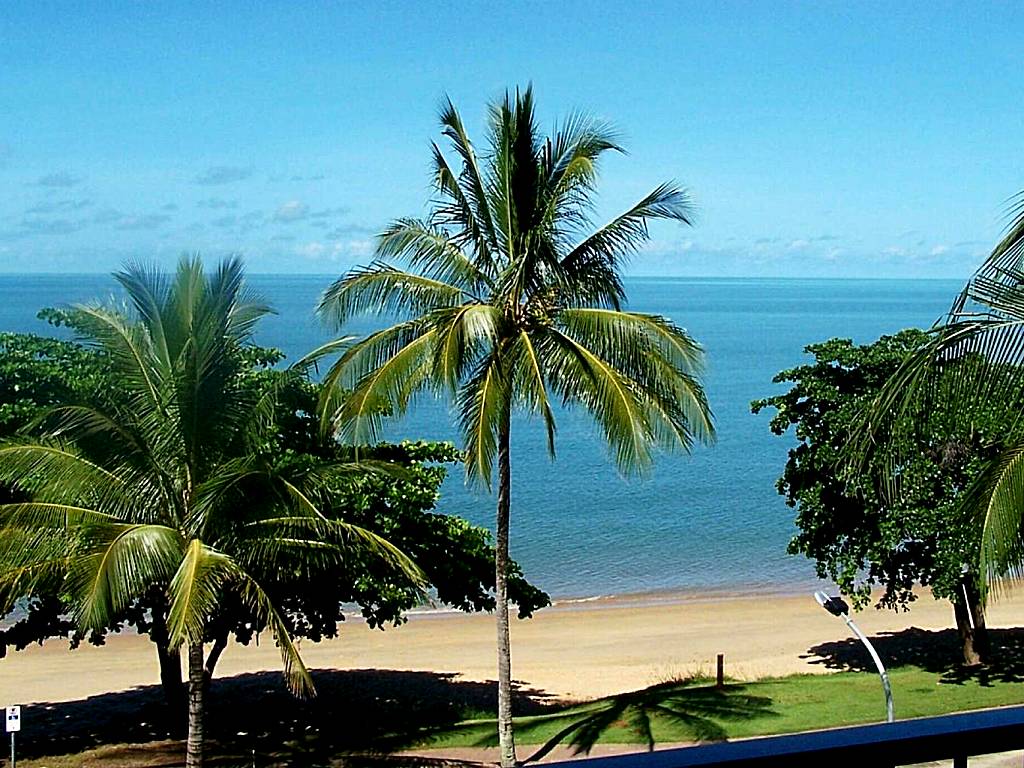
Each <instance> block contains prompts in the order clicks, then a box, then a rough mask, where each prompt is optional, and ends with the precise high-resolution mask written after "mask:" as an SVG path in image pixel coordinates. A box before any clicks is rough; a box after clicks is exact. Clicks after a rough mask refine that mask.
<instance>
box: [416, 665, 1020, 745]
mask: <svg viewBox="0 0 1024 768" xmlns="http://www.w3.org/2000/svg"><path fill="white" fill-rule="evenodd" d="M890 680H891V682H892V688H893V698H894V700H895V704H896V716H897V718H900V719H904V718H911V717H925V716H928V715H939V714H946V713H949V712H956V711H961V710H969V709H980V708H984V707H998V706H1005V705H1009V704H1020V703H1024V682H1020V681H1009V680H998V681H992V680H985V679H984V678H982V679H979V678H977V677H967V678H966V679H960V680H957V681H955V682H954V681H952V680H950V679H949V678H948V677H943V676H940V675H937V674H936V673H934V672H929V671H926V670H923V669H920V668H913V667H904V668H900V669H896V670H893V671H892V672H891V673H890ZM884 717H885V702H884V698H883V695H882V686H881V683H880V681H879V679H878V676H877V675H876V674H873V673H868V672H838V673H835V674H830V675H792V676H789V677H784V678H778V679H765V680H760V681H757V682H752V683H730V684H728V685H726V687H725V688H724V689H723V690H721V691H719V690H716V689H715V688H714V685H713V684H712V683H709V682H708V681H692V682H685V681H684V682H679V683H663V684H660V685H657V686H652V687H651V688H647V689H645V690H643V691H636V692H633V693H629V694H623V695H621V696H613V697H609V698H607V699H601V700H599V701H596V702H590V703H586V704H582V705H579V706H576V707H569V708H565V709H560V710H556V711H552V712H549V713H544V714H541V715H533V716H529V717H522V718H518V719H517V726H516V735H517V741H518V743H520V744H523V745H540V744H543V743H545V742H547V741H548V740H549V739H551V738H552V737H554V736H555V735H556V734H559V733H560V732H562V733H563V734H564V737H563V739H562V741H563V743H573V744H575V745H577V746H586V745H587V744H593V743H608V744H624V743H626V744H632V743H636V744H646V743H649V742H650V741H653V742H655V743H672V742H685V741H694V740H715V739H722V738H729V739H734V738H744V737H751V736H763V735H768V734H778V733H793V732H797V731H807V730H817V729H821V728H832V727H837V726H842V725H855V724H859V723H870V722H878V721H879V720H882V719H884ZM493 733H494V723H493V720H490V719H474V720H467V721H465V722H462V723H458V724H456V725H455V726H453V727H452V728H449V729H441V730H439V731H436V732H433V733H431V734H429V735H426V737H425V738H424V740H423V742H421V746H423V747H428V748H441V747H469V746H491V745H494V744H495V743H496V739H495V737H494V735H493Z"/></svg>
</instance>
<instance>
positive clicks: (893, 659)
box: [801, 627, 1024, 686]
mask: <svg viewBox="0 0 1024 768" xmlns="http://www.w3.org/2000/svg"><path fill="white" fill-rule="evenodd" d="M988 634H989V639H990V642H991V644H992V652H991V655H990V659H989V662H988V663H987V664H984V665H981V666H976V667H965V666H964V665H963V664H961V663H960V659H961V655H960V638H959V637H958V635H957V632H956V630H953V629H943V630H927V629H918V628H917V627H910V628H909V629H904V630H900V631H899V632H881V633H879V634H878V635H875V636H873V637H872V638H871V642H872V644H873V645H874V646H875V649H876V650H877V651H878V655H879V656H880V657H881V658H882V662H883V663H884V664H885V666H886V667H887V668H888V669H896V668H899V667H908V666H910V667H918V668H920V669H923V670H925V671H926V672H933V673H935V674H937V675H939V676H940V677H939V682H941V683H948V684H957V685H959V684H963V683H965V682H967V681H969V680H973V681H976V682H978V683H979V684H981V685H985V686H988V685H994V684H995V683H1006V682H1012V683H1019V682H1024V627H1015V628H1013V629H989V630H988ZM801 658H803V659H807V660H808V662H809V663H810V664H821V665H824V666H825V667H827V668H828V669H834V670H841V671H852V672H874V671H875V666H874V664H873V663H872V661H871V658H870V657H869V656H868V654H867V652H866V651H865V649H864V646H863V645H862V644H861V642H860V641H859V640H856V639H853V638H850V639H848V640H836V641H833V642H828V643H821V644H819V645H815V646H813V647H811V648H809V649H808V650H807V653H806V654H804V655H803V656H801Z"/></svg>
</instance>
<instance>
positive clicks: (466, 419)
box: [456, 355, 511, 487]
mask: <svg viewBox="0 0 1024 768" xmlns="http://www.w3.org/2000/svg"><path fill="white" fill-rule="evenodd" d="M506 379H507V376H506V374H505V372H504V370H503V369H502V364H501V361H500V360H499V359H497V358H496V357H495V356H493V355H492V356H490V357H487V358H485V359H484V360H483V361H481V362H480V363H479V364H478V365H477V370H476V371H475V372H474V373H473V374H472V375H471V376H470V377H469V379H468V380H467V381H466V382H465V383H464V384H463V386H462V388H461V389H460V390H459V394H458V397H457V399H456V407H457V408H458V410H459V426H460V428H461V432H462V434H463V435H464V436H465V440H466V474H467V475H468V476H469V477H473V478H476V479H478V480H480V481H481V482H483V483H484V484H485V485H486V486H487V487H490V485H491V471H492V468H493V466H494V457H495V456H496V455H497V451H498V429H499V427H500V425H501V422H502V420H503V419H505V418H507V414H508V410H509V408H510V405H511V403H510V397H511V393H510V392H509V391H508V384H509V382H508V381H507V380H506Z"/></svg>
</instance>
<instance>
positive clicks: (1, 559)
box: [0, 258, 418, 768]
mask: <svg viewBox="0 0 1024 768" xmlns="http://www.w3.org/2000/svg"><path fill="white" fill-rule="evenodd" d="M116 277H117V280H118V281H119V282H120V284H121V285H122V286H123V288H124V290H125V292H126V294H127V297H128V299H129V301H130V303H131V309H132V311H133V313H134V318H130V317H129V316H128V315H127V314H125V313H123V312H119V311H116V310H112V309H108V308H104V307H102V306H98V305H97V306H82V307H78V308H77V309H76V310H75V313H74V316H75V324H76V326H77V327H78V329H79V331H80V332H81V333H82V334H83V335H84V337H85V338H86V340H88V341H89V342H91V343H93V344H95V345H97V346H98V347H100V348H101V349H102V350H103V351H104V352H105V353H106V356H107V359H108V360H109V363H110V365H111V366H113V367H114V369H115V371H116V372H117V373H118V374H119V376H120V380H121V382H122V389H121V390H120V391H117V392H113V393H110V396H109V397H108V398H106V399H105V402H103V403H101V404H99V405H97V406H88V405H76V406H66V407H59V408H56V409H55V410H53V411H51V412H50V413H49V414H48V415H47V416H46V417H45V418H44V420H43V422H42V423H41V424H40V430H41V433H42V436H41V437H38V438H34V439H30V438H26V439H23V440H21V441H18V442H10V443H6V444H3V445H0V480H2V481H4V482H9V483H12V484H14V485H16V487H18V488H19V489H20V490H21V491H22V492H24V493H25V494H27V500H22V501H20V502H17V503H8V504H4V505H0V525H3V536H2V537H0V540H2V541H3V545H2V548H0V592H2V593H3V594H4V595H6V596H7V598H8V599H10V598H11V597H13V596H17V595H24V594H33V593H34V590H35V589H37V588H39V587H42V586H44V585H45V584H47V583H49V584H50V585H52V584H54V583H56V584H58V585H60V586H61V587H62V589H63V590H66V591H67V592H68V593H70V594H71V596H72V598H73V602H74V606H75V614H76V619H77V621H78V622H79V623H80V625H81V626H82V627H83V628H97V629H100V628H103V627H106V626H109V625H110V624H111V623H112V622H114V621H116V620H117V617H118V616H119V615H121V614H122V613H123V612H124V611H125V610H126V609H127V608H128V607H129V606H131V605H132V604H133V603H138V602H139V601H148V605H150V606H151V610H152V611H153V620H154V622H155V623H157V624H159V625H160V630H161V631H162V632H164V633H165V634H166V637H167V639H168V642H169V646H170V647H171V648H172V649H176V648H178V647H181V646H185V648H186V649H187V662H188V663H187V668H188V739H187V758H186V764H187V766H189V768H196V767H197V766H200V765H202V761H203V741H204V739H203V708H204V702H203V699H204V689H205V687H206V686H205V682H206V680H205V678H206V674H205V673H206V668H205V667H204V647H203V643H204V640H206V639H208V634H209V629H210V622H211V617H213V616H214V615H215V614H216V612H217V611H218V609H219V608H220V607H221V606H222V604H223V603H224V601H225V600H231V601H234V602H235V603H240V604H241V605H243V606H245V607H246V609H247V610H249V611H251V612H252V615H253V617H254V621H255V622H256V623H257V629H260V628H263V627H268V628H269V629H270V630H271V631H272V632H273V634H274V636H275V638H276V641H277V644H278V645H279V647H280V650H281V657H282V661H283V665H284V671H285V676H286V678H287V681H288V684H289V687H290V688H291V690H292V691H293V692H294V693H296V694H298V695H308V694H312V693H313V683H312V680H311V678H310V675H309V673H308V672H307V670H306V668H305V666H304V665H303V663H302V659H301V658H300V656H299V654H298V652H297V650H296V648H295V646H294V645H293V644H292V641H291V639H290V637H289V633H288V628H287V623H286V621H285V619H284V618H283V617H282V615H281V614H280V613H279V611H278V607H277V606H275V604H274V602H273V601H272V600H271V598H270V597H269V595H268V592H267V591H266V590H265V589H264V585H262V584H261V581H260V579H261V578H263V577H264V576H266V577H268V578H269V575H271V574H274V573H275V571H278V570H282V571H284V572H286V573H288V574H289V575H292V576H296V577H301V576H302V575H303V574H305V575H307V576H308V577H309V578H313V577H314V576H315V574H316V572H317V568H318V567H319V566H320V565H324V564H330V563H337V562H338V561H340V559H341V558H342V557H343V556H344V554H345V552H346V551H351V547H353V546H360V547H369V548H371V549H373V550H374V551H376V552H377V553H379V554H380V555H381V556H382V557H385V558H386V559H388V560H389V561H390V562H391V563H392V564H394V565H395V567H397V568H400V569H402V570H403V572H404V574H405V575H407V576H413V577H418V572H417V570H416V568H415V566H414V565H413V564H412V563H410V562H409V561H408V559H407V558H405V557H404V556H403V555H402V554H401V553H400V552H398V551H397V550H396V549H395V548H394V547H392V546H390V545H389V544H388V543H387V542H386V541H384V540H382V539H380V538H379V537H377V536H375V535H373V534H372V533H370V532H368V531H366V530H363V529H361V528H358V527H355V526H351V525H346V524H344V523H341V522H338V521H334V520H328V519H327V518H326V517H324V515H323V514H321V512H320V508H321V504H320V501H321V497H320V496H319V493H320V491H321V489H322V488H323V487H324V483H325V481H326V480H327V479H330V478H335V477H337V476H339V475H341V474H345V473H350V472H351V471H353V467H352V465H350V464H342V463H328V462H324V463H318V464H311V463H310V462H308V461H303V462H295V461H289V459H288V457H281V456H279V455H278V454H277V452H276V451H275V450H274V439H275V435H274V431H273V419H272V418H270V416H271V415H272V413H273V409H274V406H275V400H276V394H277V388H275V387H273V386H271V387H261V386H256V382H255V381H254V380H253V377H251V376H247V375H246V366H245V365H244V364H243V353H244V350H245V347H246V345H247V343H248V341H249V339H250V336H251V333H252V331H253V328H254V326H255V325H256V323H257V321H258V320H259V319H260V318H261V317H262V316H264V315H265V314H266V313H267V312H268V311H269V308H268V307H267V306H266V305H265V304H263V303H262V302H261V301H259V300H258V299H256V298H255V297H253V296H251V295H250V294H249V293H248V292H247V291H246V290H245V288H244V283H243V270H242V266H241V263H240V261H239V260H237V259H230V260H227V261H225V262H223V263H222V264H221V265H220V267H219V269H217V270H216V271H215V272H214V273H213V274H212V275H207V274H205V273H204V271H203V267H202V264H201V263H200V261H199V260H198V258H186V259H182V261H181V262H180V264H179V266H178V269H177V273H176V274H175V275H174V277H173V279H172V280H170V281H169V280H167V279H165V278H164V277H163V276H161V275H159V274H157V273H153V272H149V271H147V270H145V269H143V268H141V267H129V268H127V269H126V270H125V271H123V272H121V273H119V274H118V275H116ZM289 375H292V374H284V375H283V376H282V377H281V379H282V380H285V379H287V378H288V376H289ZM294 375H298V373H294ZM214 652H215V653H219V651H218V650H216V647H215V651H214Z"/></svg>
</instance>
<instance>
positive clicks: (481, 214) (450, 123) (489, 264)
mask: <svg viewBox="0 0 1024 768" xmlns="http://www.w3.org/2000/svg"><path fill="white" fill-rule="evenodd" d="M440 119H441V126H442V129H443V133H444V135H445V136H446V137H447V138H448V139H449V141H450V143H451V145H452V147H453V148H454V149H455V151H456V152H457V153H458V155H459V157H460V159H461V160H462V171H461V173H460V174H459V183H460V186H461V187H462V189H463V190H464V193H465V198H466V201H467V202H468V204H469V206H470V208H471V211H472V213H473V217H474V219H475V220H476V221H477V222H478V223H479V228H480V230H481V233H482V235H483V238H484V240H485V241H486V242H487V248H486V249H480V248H478V249H477V258H478V264H477V266H478V268H479V269H480V271H481V272H483V273H484V274H487V275H488V276H491V277H493V276H494V273H495V269H496V266H497V258H498V257H497V251H498V250H499V248H500V246H499V240H498V234H497V231H496V227H495V224H494V215H493V213H492V212H491V210H490V203H489V200H488V197H487V190H486V187H487V181H486V177H485V176H484V174H483V173H482V172H481V170H480V165H479V163H478V161H477V157H476V152H475V151H474V149H473V144H472V142H471V141H470V140H469V135H468V134H467V133H466V128H465V125H464V124H463V122H462V117H461V116H460V115H459V112H458V110H457V109H456V108H455V105H454V104H452V101H451V99H446V100H445V104H444V106H443V107H442V109H441V115H440Z"/></svg>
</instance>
